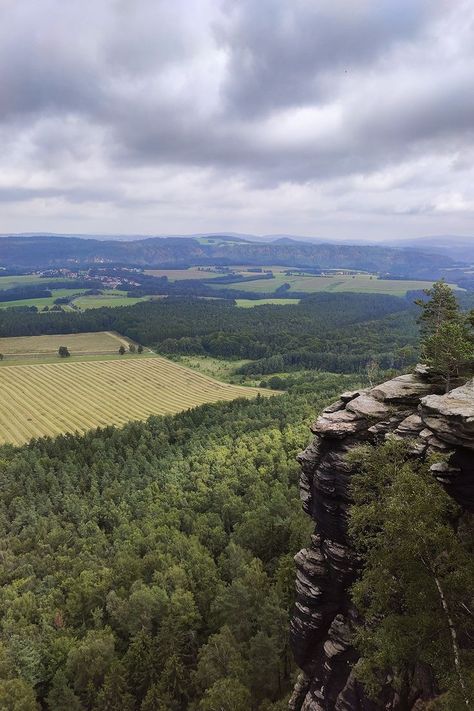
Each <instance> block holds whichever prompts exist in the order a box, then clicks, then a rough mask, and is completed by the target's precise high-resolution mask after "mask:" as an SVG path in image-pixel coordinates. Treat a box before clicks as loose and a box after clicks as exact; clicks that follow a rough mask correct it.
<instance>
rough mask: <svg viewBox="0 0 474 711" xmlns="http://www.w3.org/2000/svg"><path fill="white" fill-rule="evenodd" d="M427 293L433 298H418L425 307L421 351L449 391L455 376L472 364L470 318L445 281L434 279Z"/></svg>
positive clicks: (472, 351) (422, 314)
mask: <svg viewBox="0 0 474 711" xmlns="http://www.w3.org/2000/svg"><path fill="white" fill-rule="evenodd" d="M425 294H426V295H427V296H429V297H430V298H429V299H428V300H423V299H418V300H417V301H415V303H416V304H417V305H418V306H420V307H421V309H422V312H421V315H420V317H419V319H418V322H419V324H420V327H421V333H422V336H423V337H422V340H421V354H422V358H423V360H424V361H425V363H426V364H427V365H428V366H429V368H430V370H431V371H432V372H433V373H434V374H436V375H439V376H440V377H441V378H442V379H443V380H444V382H445V384H446V392H449V389H450V387H451V380H452V378H455V377H457V376H459V375H460V373H461V371H462V370H468V369H469V368H470V367H471V365H472V363H471V362H472V361H473V360H474V340H473V338H472V335H471V333H470V329H469V321H468V320H467V319H466V318H464V317H463V315H462V314H461V312H460V309H459V304H458V302H457V300H456V297H455V295H454V293H453V291H452V289H451V288H450V287H449V286H448V284H446V282H445V281H444V280H441V281H437V282H435V283H434V284H433V286H432V288H431V289H426V290H425Z"/></svg>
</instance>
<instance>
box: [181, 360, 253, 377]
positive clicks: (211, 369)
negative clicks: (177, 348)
mask: <svg viewBox="0 0 474 711" xmlns="http://www.w3.org/2000/svg"><path fill="white" fill-rule="evenodd" d="M172 360H173V361H174V362H176V363H180V364H181V365H184V366H185V367H186V368H192V369H193V370H198V371H199V372H200V373H203V374H204V375H208V376H209V377H211V378H217V379H218V380H223V381H224V382H235V378H234V377H233V375H234V373H235V371H236V370H237V368H240V366H242V365H246V364H247V363H250V361H249V360H243V359H240V360H230V359H229V360H226V359H224V358H213V357H212V356H198V355H196V356H193V355H189V356H188V355H179V356H173V358H172ZM260 379H261V378H260Z"/></svg>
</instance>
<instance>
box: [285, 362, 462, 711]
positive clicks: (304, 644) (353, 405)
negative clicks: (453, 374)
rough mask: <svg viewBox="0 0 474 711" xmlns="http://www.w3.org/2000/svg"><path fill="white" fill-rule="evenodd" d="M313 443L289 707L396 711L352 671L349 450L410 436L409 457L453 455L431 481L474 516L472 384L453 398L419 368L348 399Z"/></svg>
mask: <svg viewBox="0 0 474 711" xmlns="http://www.w3.org/2000/svg"><path fill="white" fill-rule="evenodd" d="M311 429H312V431H313V432H314V434H315V438H314V441H313V442H312V443H311V444H310V446H309V447H308V448H307V449H306V450H305V451H304V452H302V453H301V454H300V456H299V458H298V459H299V462H300V464H301V468H302V473H301V479H300V491H301V498H302V501H303V508H304V510H305V511H306V513H307V514H308V515H309V516H311V517H312V518H313V520H314V522H315V524H316V529H315V533H314V535H313V536H312V540H311V543H310V545H309V546H308V547H307V548H305V549H303V550H301V551H300V552H299V553H298V554H297V556H296V563H297V581H296V592H297V602H296V607H295V611H294V614H293V618H292V622H291V640H292V647H293V652H294V656H295V659H296V662H297V664H298V666H299V667H300V668H301V669H302V670H303V671H302V673H301V674H300V676H299V678H298V682H297V684H296V687H295V690H294V693H293V696H292V698H291V701H290V709H291V710H292V711H332V710H333V709H335V710H337V711H375V710H376V709H382V708H383V709H393V710H395V709H399V708H400V707H399V704H398V699H397V698H396V696H395V695H394V694H393V692H391V691H390V689H388V688H387V693H386V695H384V698H383V699H381V700H380V703H374V702H371V701H369V700H368V699H367V698H366V696H365V694H364V691H363V689H362V688H361V686H360V685H359V684H358V682H357V681H356V679H355V678H354V675H353V673H352V667H353V664H354V662H355V661H357V653H356V651H355V650H354V648H353V647H352V646H351V642H350V640H351V628H352V626H353V624H354V620H355V615H356V613H355V610H354V609H353V608H352V606H351V602H350V597H349V592H348V588H349V586H350V585H351V584H352V582H353V581H354V578H355V574H356V560H355V556H354V552H353V551H352V550H351V547H350V542H349V540H348V537H347V512H348V507H349V505H350V498H349V492H348V490H349V480H350V476H351V469H350V466H349V465H348V464H347V462H346V460H345V457H346V454H347V452H348V451H349V450H350V449H351V448H353V447H355V446H357V445H359V444H361V443H363V442H375V441H380V440H381V439H382V438H384V437H386V436H387V435H391V436H395V437H400V438H410V441H411V442H412V443H413V444H412V446H413V452H414V454H416V455H417V456H419V457H422V458H424V457H427V456H429V455H430V454H431V453H434V452H443V453H444V454H445V455H447V457H446V459H447V462H446V463H445V462H443V463H438V464H435V465H433V466H432V467H431V469H432V471H433V476H434V477H436V479H437V480H438V481H439V482H440V484H441V485H443V486H445V487H446V489H447V491H448V492H449V493H450V494H451V495H452V496H453V498H454V499H456V501H457V502H458V503H459V504H460V505H461V506H462V507H463V508H464V509H465V511H466V512H473V511H474V380H472V381H470V382H469V383H467V384H465V385H463V386H460V387H457V388H456V389H454V390H452V391H451V392H450V393H448V394H443V389H442V387H441V386H439V385H437V384H436V383H433V382H430V379H429V377H428V374H427V373H426V372H425V370H424V369H423V367H420V366H419V367H418V368H417V370H416V372H415V373H414V374H413V375H402V376H399V377H397V378H394V379H393V380H390V381H388V382H385V383H383V384H382V385H378V386H376V387H374V388H371V389H368V390H360V391H356V392H347V393H344V394H343V395H341V397H340V399H339V400H338V401H337V402H335V403H334V404H332V405H330V406H329V407H327V408H326V409H325V410H324V411H323V413H322V414H321V416H320V417H319V418H318V419H317V420H316V422H315V423H314V425H313V426H312V428H311ZM433 693H434V692H433V689H432V683H431V679H430V674H429V671H427V670H417V673H416V675H415V679H414V683H413V690H412V701H410V707H411V708H414V707H415V704H416V703H417V701H418V700H419V699H421V698H429V697H430V696H431V695H433Z"/></svg>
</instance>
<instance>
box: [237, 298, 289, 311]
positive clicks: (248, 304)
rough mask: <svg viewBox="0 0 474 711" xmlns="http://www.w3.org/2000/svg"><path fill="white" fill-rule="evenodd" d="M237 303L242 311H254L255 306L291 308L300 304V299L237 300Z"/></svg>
mask: <svg viewBox="0 0 474 711" xmlns="http://www.w3.org/2000/svg"><path fill="white" fill-rule="evenodd" d="M235 303H236V304H237V306H239V307H240V308H241V309H252V308H253V307H254V306H267V305H270V306H291V305H292V304H293V305H294V304H299V303H300V299H236V300H235Z"/></svg>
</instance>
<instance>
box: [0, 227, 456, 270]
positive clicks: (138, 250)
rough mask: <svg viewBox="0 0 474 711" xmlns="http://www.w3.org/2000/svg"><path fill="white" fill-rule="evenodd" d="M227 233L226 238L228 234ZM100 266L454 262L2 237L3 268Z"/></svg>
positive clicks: (376, 266)
mask: <svg viewBox="0 0 474 711" xmlns="http://www.w3.org/2000/svg"><path fill="white" fill-rule="evenodd" d="M226 237H227V238H226ZM94 264H95V265H97V264H110V265H133V266H139V267H145V266H146V267H160V266H161V267H163V266H166V267H171V266H173V267H186V266H193V265H202V264H213V265H239V264H249V265H253V266H271V265H280V266H289V267H313V268H321V269H334V268H347V269H360V270H366V271H373V272H379V273H383V274H390V275H393V276H406V277H417V278H423V277H425V278H428V279H432V278H437V277H438V276H439V275H440V274H441V273H442V271H443V269H444V268H449V267H452V266H454V262H453V260H452V259H451V258H450V257H449V256H447V255H443V254H439V253H429V252H428V251H421V250H416V249H410V248H407V249H401V248H393V247H385V246H378V245H374V246H367V245H347V244H334V243H332V244H324V243H322V244H311V243H306V242H300V241H297V240H293V239H291V238H283V239H279V240H276V241H274V242H249V241H245V240H243V239H242V238H238V237H233V236H225V235H224V236H219V235H216V236H213V237H211V238H203V237H196V238H194V237H181V238H180V237H150V238H147V239H136V240H127V241H125V240H118V239H117V240H116V239H114V240H112V239H109V240H97V239H86V238H84V237H80V238H79V237H73V236H71V237H64V236H58V235H16V236H10V237H3V238H1V239H0V267H6V268H10V269H11V268H17V269H36V268H46V267H85V266H91V265H94Z"/></svg>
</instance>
